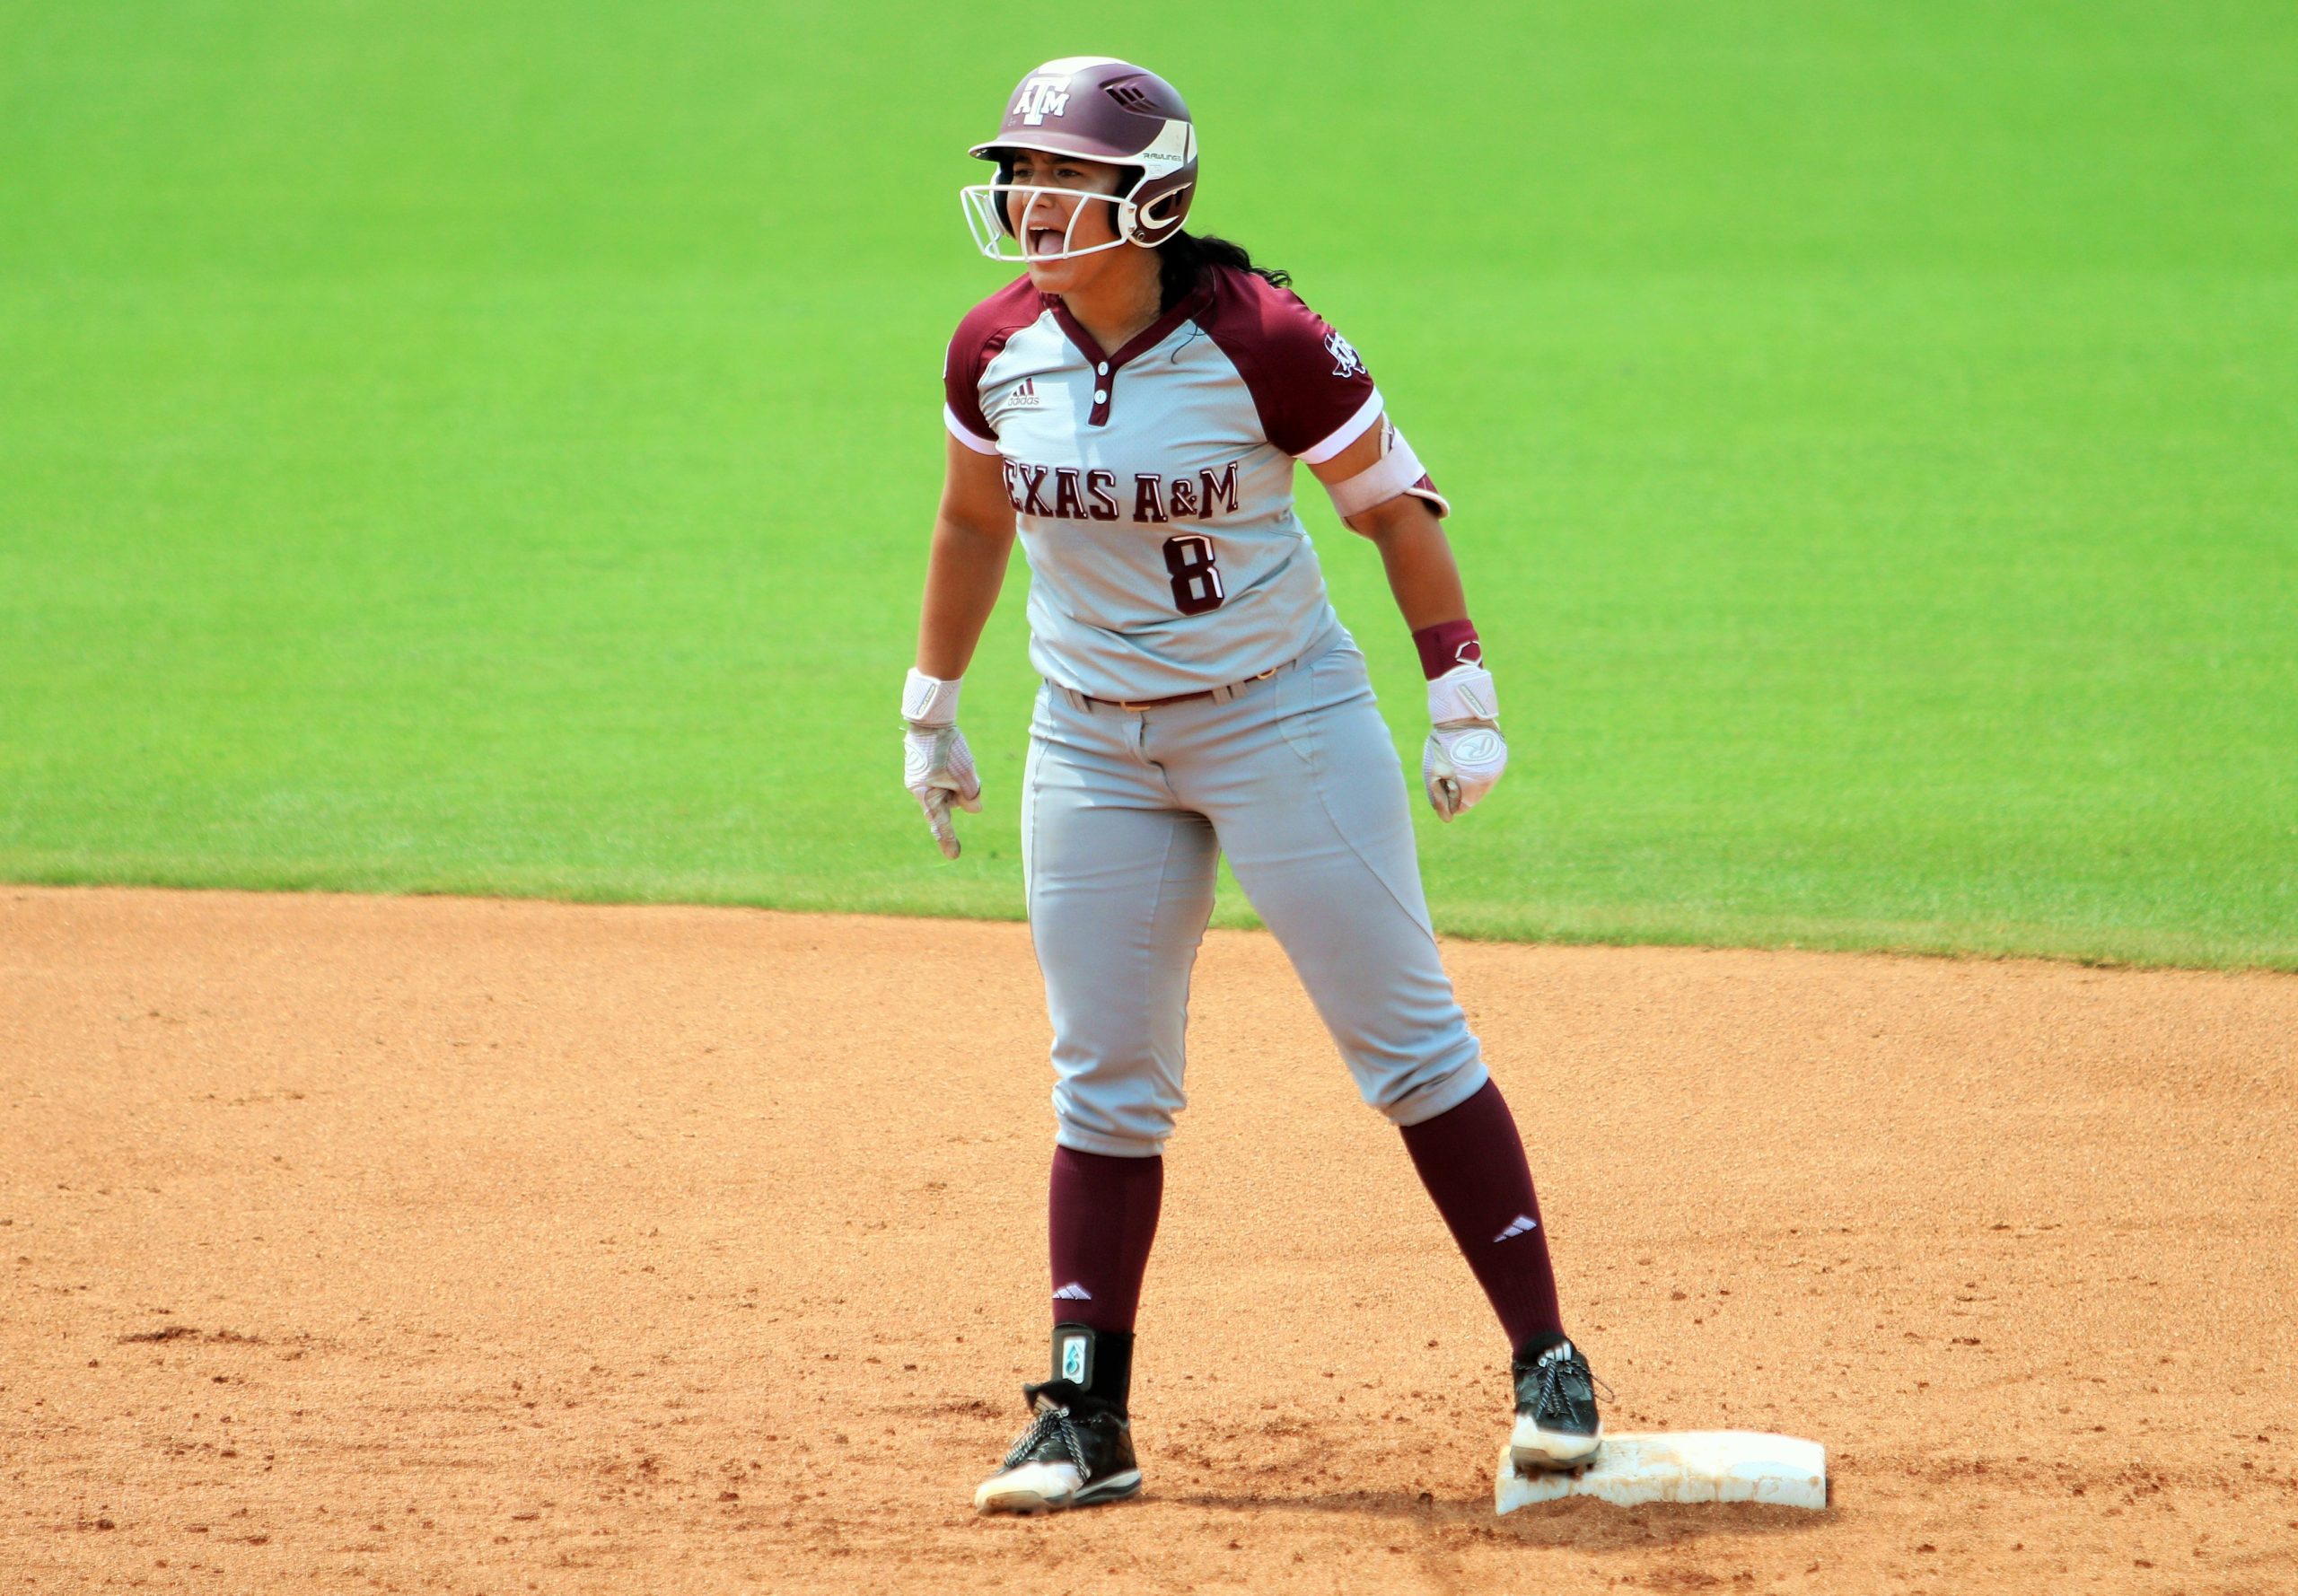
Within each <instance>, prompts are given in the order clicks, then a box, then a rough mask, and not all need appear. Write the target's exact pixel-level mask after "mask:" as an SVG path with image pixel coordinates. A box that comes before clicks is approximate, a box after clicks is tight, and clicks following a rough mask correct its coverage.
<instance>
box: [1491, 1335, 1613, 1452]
mask: <svg viewBox="0 0 2298 1596" xmlns="http://www.w3.org/2000/svg"><path fill="white" fill-rule="evenodd" d="M1509 1372H1510V1373H1511V1374H1513V1376H1514V1377H1515V1382H1516V1428H1515V1431H1514V1433H1513V1434H1511V1435H1510V1436H1509V1438H1508V1457H1509V1460H1511V1461H1512V1462H1513V1463H1514V1464H1515V1465H1516V1467H1517V1468H1519V1469H1577V1468H1579V1467H1580V1466H1581V1465H1582V1464H1583V1463H1585V1462H1587V1461H1588V1460H1590V1459H1592V1458H1593V1457H1594V1456H1595V1455H1596V1449H1597V1448H1598V1447H1600V1446H1601V1445H1602V1444H1603V1442H1604V1421H1603V1420H1602V1418H1601V1417H1600V1416H1598V1415H1597V1413H1596V1377H1595V1375H1594V1374H1592V1372H1590V1371H1589V1368H1588V1360H1587V1359H1586V1358H1584V1357H1583V1356H1581V1355H1580V1349H1579V1348H1578V1347H1576V1346H1573V1345H1572V1343H1571V1342H1569V1341H1558V1342H1557V1343H1556V1344H1555V1345H1554V1346H1549V1347H1548V1348H1546V1349H1545V1350H1544V1351H1541V1352H1540V1353H1539V1354H1537V1355H1534V1356H1533V1357H1532V1358H1531V1361H1530V1362H1527V1361H1525V1359H1524V1357H1523V1355H1522V1354H1519V1355H1517V1357H1516V1359H1515V1361H1514V1362H1513V1364H1511V1365H1510V1366H1509Z"/></svg>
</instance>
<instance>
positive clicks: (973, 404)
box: [942, 277, 1044, 454]
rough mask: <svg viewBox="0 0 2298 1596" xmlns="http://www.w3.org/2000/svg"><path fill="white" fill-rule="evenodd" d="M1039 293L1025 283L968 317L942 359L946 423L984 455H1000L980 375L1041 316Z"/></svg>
mask: <svg viewBox="0 0 2298 1596" xmlns="http://www.w3.org/2000/svg"><path fill="white" fill-rule="evenodd" d="M1043 310H1044V303H1043V300H1042V298H1041V296H1040V295H1039V294H1038V292H1037V291H1036V290H1035V289H1033V288H1031V286H1030V280H1029V279H1028V278H1027V277H1022V278H1021V279H1020V280H1018V281H1016V282H1013V283H1009V284H1007V285H1005V286H1004V287H1003V288H1001V289H999V290H998V291H997V292H996V294H991V295H990V296H989V297H988V298H987V299H985V300H983V301H982V302H981V303H979V304H978V305H976V306H974V308H973V309H972V310H970V311H967V312H966V317H965V320H962V321H960V322H959V323H958V330H957V333H956V335H955V336H954V337H952V338H951V339H950V348H949V352H948V353H947V354H946V355H943V357H942V406H943V408H942V417H943V421H944V422H946V423H947V424H948V425H949V428H950V431H951V432H952V434H955V435H956V437H957V438H958V440H959V441H960V443H964V444H965V445H966V446H967V447H968V448H969V449H972V450H974V451H975V452H978V453H981V454H995V453H996V452H997V429H996V427H994V426H992V425H990V424H989V417H987V416H985V415H983V414H982V413H981V373H983V372H984V371H985V370H987V368H988V365H989V363H990V361H992V360H993V359H995V358H996V355H997V352H998V351H999V350H1000V349H1003V348H1004V346H1005V340H1006V339H1007V338H1012V337H1013V334H1014V332H1015V330H1016V329H1020V328H1023V327H1027V326H1028V325H1029V324H1030V323H1031V322H1032V321H1034V320H1037V319H1038V317H1039V315H1040V314H1041V313H1042V312H1043Z"/></svg>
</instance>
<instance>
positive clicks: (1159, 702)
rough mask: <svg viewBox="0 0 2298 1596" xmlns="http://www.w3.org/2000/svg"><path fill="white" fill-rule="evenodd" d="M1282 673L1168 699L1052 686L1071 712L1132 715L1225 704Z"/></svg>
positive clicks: (1274, 669)
mask: <svg viewBox="0 0 2298 1596" xmlns="http://www.w3.org/2000/svg"><path fill="white" fill-rule="evenodd" d="M1290 663H1292V662H1290V661H1287V662H1286V664H1290ZM1284 669H1285V665H1271V666H1270V667H1269V668H1268V669H1267V670H1266V671H1262V672H1261V673H1260V674H1259V676H1248V677H1246V678H1245V679H1244V680H1242V681H1232V682H1228V683H1226V684H1224V685H1223V686H1221V687H1217V688H1200V689H1199V690H1198V691H1197V692H1194V693H1175V694H1174V695H1173V696H1172V697H1170V698H1136V699H1131V700H1127V699H1124V698H1096V697H1092V696H1090V695H1089V694H1085V693H1081V692H1079V691H1078V690H1077V689H1076V688H1065V687H1060V684H1059V683H1056V684H1055V686H1056V687H1057V688H1059V690H1060V692H1061V695H1062V696H1063V697H1066V698H1067V699H1068V700H1069V702H1070V704H1071V705H1072V706H1074V707H1075V708H1078V709H1095V708H1100V709H1122V710H1124V711H1126V712H1127V714H1133V713H1136V712H1137V711H1140V710H1144V709H1162V708H1164V707H1165V706H1167V705H1169V704H1190V703H1194V702H1196V701H1197V699H1199V698H1210V699H1212V700H1213V701H1214V702H1215V704H1226V703H1227V702H1229V700H1230V699H1232V698H1233V697H1236V696H1237V695H1238V694H1239V693H1241V692H1243V691H1244V690H1245V689H1246V688H1249V687H1250V686H1252V685H1253V683H1255V682H1257V681H1267V680H1268V679H1269V678H1270V677H1272V676H1274V675H1276V673H1277V672H1278V671H1282V670H1284Z"/></svg>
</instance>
